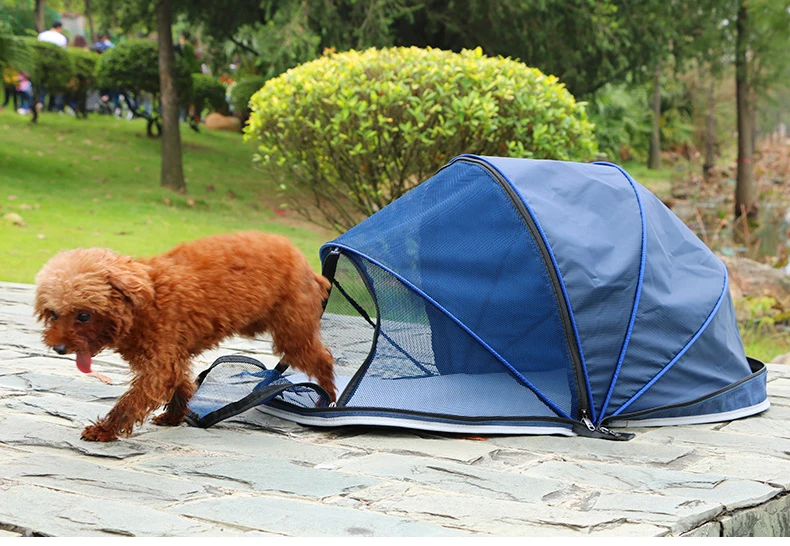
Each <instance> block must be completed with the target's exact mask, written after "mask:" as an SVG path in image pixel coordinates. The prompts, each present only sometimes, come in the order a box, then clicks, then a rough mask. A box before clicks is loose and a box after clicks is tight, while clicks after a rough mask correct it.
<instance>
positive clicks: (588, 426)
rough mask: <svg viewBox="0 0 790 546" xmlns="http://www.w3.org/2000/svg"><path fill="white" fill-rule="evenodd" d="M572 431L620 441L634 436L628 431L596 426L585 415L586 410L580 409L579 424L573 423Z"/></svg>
mask: <svg viewBox="0 0 790 546" xmlns="http://www.w3.org/2000/svg"><path fill="white" fill-rule="evenodd" d="M582 425H583V426H582ZM573 432H575V433H576V435H577V436H584V437H585V438H599V439H601V440H615V441H620V442H624V441H626V440H630V439H631V438H633V437H634V436H636V435H635V434H632V433H630V432H615V431H613V430H610V429H608V428H606V427H603V426H600V425H599V426H597V427H596V426H595V425H594V424H593V422H592V421H591V420H590V418H589V417H588V416H587V411H586V410H582V418H581V424H578V423H577V424H575V425H573Z"/></svg>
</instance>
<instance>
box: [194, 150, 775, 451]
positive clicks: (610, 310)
mask: <svg viewBox="0 0 790 546" xmlns="http://www.w3.org/2000/svg"><path fill="white" fill-rule="evenodd" d="M321 258H322V262H323V264H324V274H325V275H326V276H327V277H329V278H330V279H331V280H332V281H333V288H332V292H331V296H330V298H329V300H328V302H327V306H326V311H325V314H324V318H323V326H322V327H323V330H322V336H323V339H324V342H325V343H326V344H327V345H328V346H329V347H330V349H331V350H332V352H333V354H334V356H335V359H336V373H337V383H338V389H339V391H338V393H339V397H338V401H337V404H336V405H332V406H328V405H327V404H326V401H325V397H323V396H322V395H321V392H320V388H317V387H316V386H315V385H312V384H311V383H310V382H309V378H306V377H304V376H303V375H301V374H292V375H280V374H279V373H275V374H274V375H272V374H273V371H272V370H261V369H260V368H255V369H249V368H248V366H249V363H248V362H241V363H239V362H236V363H235V364H233V362H230V363H227V362H226V365H228V364H230V365H231V368H227V369H226V371H225V372H224V375H222V374H220V375H222V377H220V375H217V378H216V379H215V380H214V381H213V382H212V381H209V382H208V384H207V383H206V382H205V381H204V386H205V388H204V387H201V391H203V392H202V393H201V391H199V392H198V394H197V395H196V399H195V401H193V404H192V406H193V407H192V409H193V411H195V415H194V421H196V422H199V420H200V418H201V417H204V416H206V415H207V414H209V413H212V412H214V415H215V417H216V416H217V415H218V414H217V413H216V412H217V408H219V407H220V406H222V402H221V401H222V400H225V401H227V400H228V399H229V396H230V397H234V396H235V399H236V400H239V397H242V398H244V399H245V404H246V405H245V404H241V405H237V406H236V409H238V408H240V407H242V406H244V407H249V405H250V403H251V402H252V403H254V404H260V403H261V402H263V401H265V403H264V404H263V405H260V406H259V407H260V409H261V410H262V411H265V412H267V413H272V414H275V415H278V416H280V417H284V418H287V419H291V420H294V421H297V422H300V423H304V424H309V425H319V426H335V425H346V424H365V425H392V426H403V427H412V428H418V429H427V430H440V431H451V432H470V433H508V434H533V433H534V434H541V433H554V434H566V435H574V434H583V435H590V436H599V437H612V438H622V437H623V435H619V434H618V433H616V432H612V431H611V430H610V428H612V427H618V426H655V425H668V424H691V423H705V422H712V421H724V420H730V419H735V418H739V417H745V416H748V415H752V414H755V413H759V412H761V411H764V410H765V409H767V408H768V406H769V403H768V400H767V398H766V370H765V366H764V365H763V364H762V363H761V362H758V361H756V360H754V359H751V358H747V357H746V356H745V354H744V349H743V345H742V342H741V339H740V335H739V333H738V328H737V325H736V321H735V313H734V310H733V305H732V301H731V298H730V293H729V289H728V284H727V270H726V268H725V266H724V265H723V264H722V262H721V261H720V260H719V259H718V258H716V256H715V255H714V254H713V253H712V252H710V250H708V248H706V247H705V245H703V244H702V242H701V241H700V240H699V239H698V238H697V237H696V236H695V235H694V234H693V233H692V232H691V231H690V230H689V229H688V228H687V227H686V226H685V225H684V224H683V223H682V222H681V221H680V220H679V219H678V218H677V217H676V216H675V215H674V214H673V213H672V212H670V211H669V209H667V208H666V207H665V206H664V205H663V204H662V203H661V202H660V201H659V200H658V199H657V198H656V197H655V196H654V195H653V194H651V193H650V192H649V191H648V190H646V189H645V188H644V187H642V186H641V185H639V184H638V183H636V182H635V181H634V180H633V179H631V177H630V176H629V175H628V174H627V173H626V172H625V171H623V170H622V169H621V168H619V167H617V166H616V165H612V164H608V163H595V164H580V163H571V162H560V161H545V160H528V159H515V158H495V157H479V156H472V155H463V156H459V157H457V158H455V159H454V160H453V161H451V162H450V163H449V164H448V165H446V166H445V167H444V168H443V169H442V170H440V171H439V172H438V173H437V174H436V175H435V176H433V177H432V178H430V179H429V180H427V181H425V182H424V183H422V184H420V185H419V186H418V187H416V188H415V189H413V190H412V191H410V192H409V193H407V194H406V195H404V196H403V197H401V198H400V199H398V200H397V201H395V202H394V203H392V204H390V205H389V206H388V207H386V208H384V209H382V210H381V211H379V212H378V213H376V214H374V215H373V216H371V217H370V218H368V219H367V220H365V221H363V222H361V223H360V224H359V225H357V226H356V227H354V228H352V229H351V230H349V231H348V232H346V233H345V234H343V235H342V236H340V237H338V238H337V239H335V240H333V241H331V242H329V243H327V244H326V245H324V246H323V247H322V249H321ZM231 360H232V359H231ZM233 366H237V367H240V368H238V369H236V368H233ZM209 371H210V370H207V372H209ZM264 376H265V380H264V379H262V378H263V377H264ZM223 377H224V378H223ZM228 378H233V379H228ZM245 378H246V379H245ZM230 383H233V384H234V385H236V386H237V387H238V389H240V390H239V391H233V392H232V393H230V394H229V391H228V385H229V384H230ZM294 384H296V386H293V385H294ZM211 385H214V386H213V387H212V386H211ZM253 389H254V390H255V392H252V394H250V393H251V391H252V390H253ZM256 393H257V394H256ZM264 395H265V396H264ZM196 408H197V409H196ZM198 424H199V423H198Z"/></svg>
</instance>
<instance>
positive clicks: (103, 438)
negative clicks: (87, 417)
mask: <svg viewBox="0 0 790 546" xmlns="http://www.w3.org/2000/svg"><path fill="white" fill-rule="evenodd" d="M82 439H83V440H87V441H88V442H112V441H113V440H117V439H118V435H117V434H116V432H115V431H113V430H109V429H106V428H104V427H103V426H101V424H96V425H88V426H87V427H85V430H83V431H82Z"/></svg>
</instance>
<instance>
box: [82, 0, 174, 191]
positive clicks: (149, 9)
mask: <svg viewBox="0 0 790 546" xmlns="http://www.w3.org/2000/svg"><path fill="white" fill-rule="evenodd" d="M96 8H97V9H98V11H99V12H100V13H101V14H102V15H103V16H104V18H105V20H107V21H109V20H115V21H116V23H117V24H118V25H119V26H120V27H121V28H125V29H127V30H131V29H133V28H135V27H137V28H144V29H146V30H150V29H151V28H153V27H155V28H156V30H157V36H158V47H159V63H158V64H159V74H160V92H161V97H162V133H161V137H162V169H161V177H160V185H162V186H164V187H167V188H170V189H173V190H175V191H179V192H185V191H186V182H185V181H184V169H183V160H182V155H181V132H180V131H181V130H180V127H179V123H178V104H179V101H178V89H177V87H176V85H175V64H176V63H175V51H174V50H173V35H172V32H173V31H172V25H173V3H172V0H152V1H150V2H136V1H134V0H124V1H119V2H115V1H112V0H100V2H97V3H96Z"/></svg>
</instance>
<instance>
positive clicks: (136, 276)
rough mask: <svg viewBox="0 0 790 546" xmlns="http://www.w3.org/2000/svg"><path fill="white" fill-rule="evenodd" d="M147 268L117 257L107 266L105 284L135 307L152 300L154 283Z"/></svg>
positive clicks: (122, 257)
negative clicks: (108, 284) (107, 283)
mask: <svg viewBox="0 0 790 546" xmlns="http://www.w3.org/2000/svg"><path fill="white" fill-rule="evenodd" d="M148 269H149V268H148V266H146V265H143V264H141V263H140V262H136V261H134V260H133V259H132V258H129V257H127V256H117V259H116V260H113V261H112V262H111V263H109V264H107V269H106V272H107V282H109V283H110V285H111V286H112V287H113V288H115V289H116V290H118V291H119V292H120V293H121V294H123V295H124V296H125V297H127V298H128V299H129V301H131V302H132V305H134V306H135V307H138V306H141V305H145V304H147V303H150V302H151V301H153V299H154V283H153V281H152V280H151V276H150V275H149V274H148Z"/></svg>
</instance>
